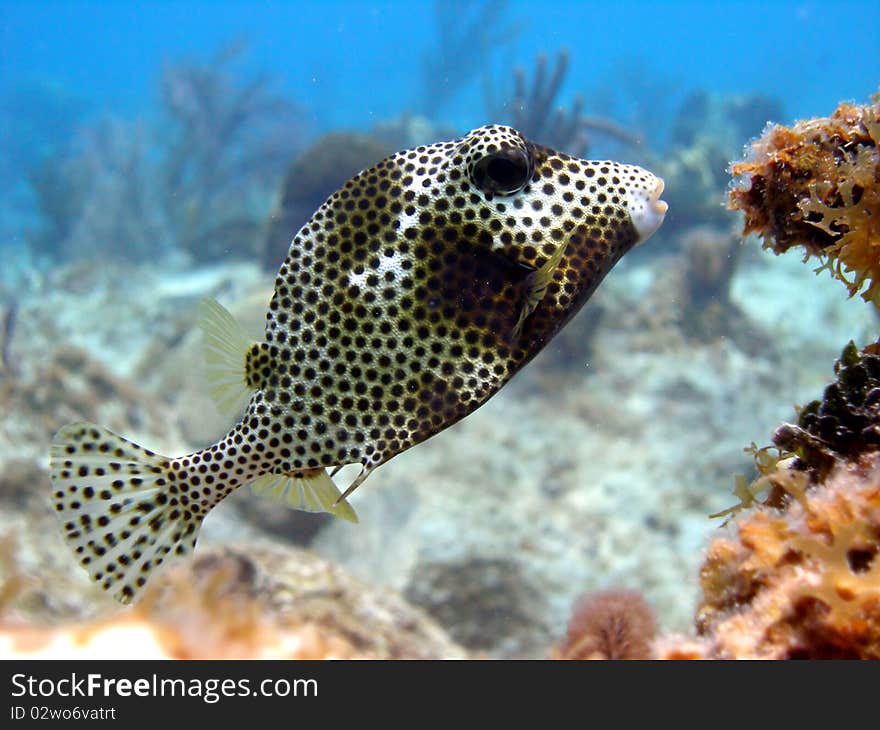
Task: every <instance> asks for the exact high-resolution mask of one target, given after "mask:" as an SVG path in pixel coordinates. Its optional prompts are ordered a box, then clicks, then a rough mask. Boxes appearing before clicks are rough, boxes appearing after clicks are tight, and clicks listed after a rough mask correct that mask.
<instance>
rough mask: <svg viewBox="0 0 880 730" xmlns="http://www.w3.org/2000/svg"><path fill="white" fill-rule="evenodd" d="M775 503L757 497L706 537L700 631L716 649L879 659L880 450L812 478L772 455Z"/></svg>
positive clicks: (727, 654)
mask: <svg viewBox="0 0 880 730" xmlns="http://www.w3.org/2000/svg"><path fill="white" fill-rule="evenodd" d="M775 481H776V484H777V485H785V484H788V485H791V487H792V489H791V494H790V495H789V501H788V503H787V504H786V506H785V507H784V508H782V509H781V510H780V509H776V508H773V507H770V506H761V507H759V508H757V509H755V510H754V511H753V512H751V513H750V514H748V515H747V516H745V517H743V518H742V519H740V520H739V521H738V523H737V531H738V538H729V537H721V538H718V539H716V540H715V541H714V542H713V543H712V544H711V545H710V547H709V552H708V556H707V558H706V561H705V563H704V565H703V569H702V573H701V585H702V588H703V593H704V598H703V601H702V603H701V606H700V608H699V610H698V615H697V626H698V630H699V632H700V633H701V634H702V635H703V636H704V637H706V639H707V640H708V641H709V645H710V647H711V648H710V649H709V654H710V655H711V656H718V657H722V658H732V657H736V658H745V657H755V658H772V659H789V658H829V657H835V658H870V659H880V557H878V553H880V458H878V457H877V455H876V454H875V455H872V456H870V457H867V458H865V459H863V460H862V461H860V462H858V463H854V462H848V463H846V462H845V463H841V464H840V465H839V466H838V467H836V469H835V470H834V471H833V472H832V473H831V474H830V475H829V477H828V478H827V479H826V480H825V481H824V482H823V483H822V484H820V485H818V486H816V487H814V488H811V489H803V487H804V481H805V480H804V475H803V473H802V472H798V471H796V470H793V468H792V467H791V465H780V467H779V470H778V473H777V474H776V479H775Z"/></svg>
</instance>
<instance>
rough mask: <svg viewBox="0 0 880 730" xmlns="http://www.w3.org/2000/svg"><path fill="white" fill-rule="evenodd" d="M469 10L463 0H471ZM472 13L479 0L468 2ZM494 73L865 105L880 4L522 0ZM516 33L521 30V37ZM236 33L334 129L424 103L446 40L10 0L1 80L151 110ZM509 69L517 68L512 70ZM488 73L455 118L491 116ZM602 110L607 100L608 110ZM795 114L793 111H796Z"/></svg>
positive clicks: (513, 7) (417, 23) (876, 51)
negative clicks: (189, 68)
mask: <svg viewBox="0 0 880 730" xmlns="http://www.w3.org/2000/svg"><path fill="white" fill-rule="evenodd" d="M456 5H457V4H456ZM461 5H462V6H463V7H464V10H463V11H462V15H463V17H467V16H468V13H471V14H472V13H473V12H474V10H473V8H471V7H470V6H471V5H473V4H472V3H461ZM502 15H503V19H502V21H501V22H500V23H499V29H500V32H499V35H500V36H502V38H501V40H502V41H506V42H505V43H504V45H503V46H502V47H500V48H499V49H498V51H497V53H495V54H494V57H493V70H494V71H495V72H496V74H497V77H498V78H504V79H505V80H506V78H507V76H506V75H505V69H509V68H510V67H512V66H513V65H516V64H522V65H525V66H527V67H530V66H531V65H532V62H533V59H534V57H535V55H536V54H537V53H538V52H541V51H544V52H547V53H550V54H553V53H555V51H556V50H557V49H558V48H560V47H566V48H568V49H569V50H570V52H571V54H572V71H571V74H570V78H569V79H568V81H567V84H566V87H565V89H564V96H568V97H571V96H572V95H573V94H574V93H575V92H584V93H585V94H587V95H589V92H590V91H591V90H596V89H599V88H603V87H606V86H608V85H612V86H613V85H615V84H621V83H623V82H622V80H621V78H620V69H621V67H622V66H628V67H629V68H631V69H633V73H635V74H636V76H637V78H635V79H631V81H630V84H632V85H636V84H638V85H640V86H642V87H644V89H645V90H652V89H653V90H655V91H656V92H658V93H660V94H662V95H670V94H671V95H674V96H679V95H681V94H682V93H683V92H686V91H687V90H692V89H695V88H705V89H710V90H714V91H718V92H725V93H727V92H729V93H744V92H761V93H764V94H767V95H770V96H774V97H778V98H779V99H780V100H781V101H782V102H783V105H784V109H785V112H786V114H787V115H788V116H789V117H790V118H797V117H803V116H814V115H818V114H824V113H827V112H829V111H830V110H831V109H832V108H833V106H834V105H835V104H836V102H837V101H839V100H842V99H853V100H858V101H862V100H864V99H865V98H866V97H867V96H868V95H869V94H870V93H872V92H874V91H876V90H877V88H878V85H880V4H876V3H871V2H773V1H772V0H770V1H769V2H768V0H756V1H753V2H707V1H706V0H699V1H687V2H633V1H630V2H558V1H557V2H543V1H542V2H523V1H517V2H511V3H509V4H508V5H507V7H506V8H505V9H504V11H503V13H502ZM506 30H515V31H517V32H516V33H515V36H514V37H513V38H507V37H506V36H507V34H506V33H505V31H506ZM232 39H245V40H246V41H247V42H248V43H249V52H248V56H247V61H248V63H249V64H250V65H251V66H252V67H253V69H255V70H260V71H265V72H269V73H271V74H273V75H274V76H275V77H276V78H277V80H278V83H279V88H280V89H283V91H284V92H285V93H286V94H289V95H290V97H291V98H293V99H295V100H296V101H297V102H298V103H300V104H301V105H302V106H303V107H305V108H307V109H308V110H309V113H310V115H311V116H312V118H313V120H314V122H315V124H316V125H317V126H318V127H319V128H320V127H340V126H346V127H355V128H365V127H368V126H370V124H372V123H373V122H375V121H376V120H381V119H384V118H387V117H390V116H395V115H398V114H400V113H401V112H403V111H406V110H411V109H413V108H416V107H417V106H418V103H419V101H420V99H421V98H422V97H423V95H424V94H426V93H429V92H428V90H427V89H425V88H424V86H425V84H424V80H423V78H422V76H421V68H422V61H423V59H424V57H425V55H426V54H433V55H434V56H436V55H437V54H438V53H440V54H442V53H443V51H444V49H442V48H438V39H437V29H436V23H435V7H434V3H432V2H420V1H418V0H416V1H415V2H340V1H338V0H337V1H336V2H320V3H319V2H277V1H273V0H268V1H265V2H230V1H229V0H226V1H225V2H190V1H178V2H171V1H166V2H81V1H78V0H68V1H63V0H43V1H42V2H40V1H35V0H29V1H28V0H18V1H10V0H4V1H3V2H0V49H2V50H0V90H8V89H9V88H10V87H11V86H15V85H17V84H20V83H21V82H22V81H23V80H29V79H44V80H52V81H54V82H57V83H58V84H60V85H61V86H62V87H63V88H64V89H65V90H67V91H69V92H70V93H72V94H75V95H77V96H80V97H82V98H83V99H84V100H86V101H87V102H88V103H89V104H92V105H94V106H95V107H97V108H101V109H106V110H113V111H117V112H120V111H121V112H124V113H129V114H136V113H140V112H143V111H145V110H146V109H148V108H149V105H150V104H151V102H153V101H154V89H155V80H156V75H157V73H158V72H159V69H160V68H161V64H162V63H163V62H165V61H168V60H170V59H174V58H176V57H179V56H181V55H188V54H189V55H195V56H197V57H204V56H207V55H209V54H210V53H211V52H213V51H215V50H216V49H217V47H218V46H220V45H222V44H224V43H228V42H229V41H230V40H232ZM508 73H509V71H508ZM482 97H483V95H482V88H481V84H480V83H479V79H478V78H474V79H473V82H472V83H470V84H469V85H468V86H467V87H466V88H464V89H462V93H461V94H459V95H458V96H457V97H456V98H455V99H454V103H452V104H450V105H448V106H446V107H444V108H443V109H442V110H441V112H442V113H441V114H440V116H441V117H442V121H447V122H449V123H451V124H452V125H454V126H456V127H462V128H464V127H471V126H475V125H478V124H480V123H483V122H485V121H486V119H485V111H484V108H483V98H482ZM590 111H592V112H593V113H597V114H601V113H603V110H602V109H592V110H590ZM781 121H784V120H781Z"/></svg>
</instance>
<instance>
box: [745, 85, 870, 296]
mask: <svg viewBox="0 0 880 730" xmlns="http://www.w3.org/2000/svg"><path fill="white" fill-rule="evenodd" d="M732 173H733V175H735V176H739V175H745V176H747V177H748V186H747V187H738V188H735V189H733V190H732V191H731V192H730V207H731V208H733V209H737V210H742V211H743V212H744V213H745V226H744V229H743V233H744V234H748V233H751V232H756V233H759V234H761V235H762V236H763V238H764V246H765V247H766V248H769V249H770V250H772V251H773V252H774V253H777V254H779V253H783V252H785V251H787V250H788V249H789V248H791V247H793V246H803V248H804V249H805V251H806V253H807V256H814V257H817V258H819V259H821V260H822V261H823V266H822V267H821V268H828V269H829V271H831V273H832V274H833V275H834V276H835V277H836V278H839V279H840V280H842V281H843V282H844V283H845V284H846V285H847V287H848V289H849V292H850V296H852V295H855V294H856V293H858V292H860V291H861V294H862V297H863V298H864V299H865V300H867V301H873V302H874V303H875V304H877V305H878V306H880V101H875V103H874V104H872V105H866V106H854V105H852V104H841V105H840V106H839V107H838V108H837V110H835V112H834V113H833V114H832V115H831V117H829V118H825V119H811V120H808V121H802V122H798V123H797V124H795V125H794V126H793V127H791V128H789V127H782V126H778V125H777V126H774V127H771V128H770V129H768V130H767V131H766V132H765V133H764V135H763V136H762V137H761V138H760V139H758V140H757V141H756V142H755V143H754V144H753V145H752V158H751V159H749V160H746V161H744V162H740V163H737V164H735V165H733V167H732ZM863 289H864V290H863ZM862 290H863V291H862Z"/></svg>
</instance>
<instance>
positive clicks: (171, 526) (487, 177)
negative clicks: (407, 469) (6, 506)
mask: <svg viewBox="0 0 880 730" xmlns="http://www.w3.org/2000/svg"><path fill="white" fill-rule="evenodd" d="M662 192H663V181H662V179H660V178H659V177H657V176H656V175H654V174H653V173H651V172H649V171H647V170H645V169H642V168H640V167H637V166H634V165H628V164H621V163H617V162H613V161H588V160H581V159H576V158H574V157H571V156H569V155H567V154H565V153H563V152H559V151H556V150H553V149H551V148H548V147H545V146H542V145H540V144H537V143H535V142H532V141H530V140H529V139H527V138H526V137H525V136H523V135H522V134H521V133H520V132H518V131H516V130H515V129H513V128H511V127H507V126H502V125H488V126H484V127H480V128H477V129H474V130H472V131H471V132H469V133H468V134H466V135H464V136H462V137H460V138H458V139H454V140H451V141H447V142H440V143H437V144H431V145H424V146H420V147H416V148H415V149H411V150H405V151H402V152H398V153H396V154H394V155H391V156H390V157H388V158H386V159H385V160H383V161H381V162H379V163H378V164H376V165H375V166H374V167H371V168H368V169H366V170H363V171H361V172H360V173H358V174H357V175H355V176H354V177H353V178H351V179H350V180H348V181H347V182H346V183H345V184H344V185H343V186H342V187H341V188H340V189H339V190H337V191H336V192H335V193H333V194H332V195H330V197H329V198H328V199H327V200H326V201H325V202H324V203H323V204H322V205H321V206H320V207H319V208H318V209H317V210H316V211H315V213H314V214H313V215H312V217H311V218H310V219H309V220H308V222H306V223H305V224H304V225H303V226H302V228H300V229H299V231H298V232H296V234H295V235H294V236H293V239H292V242H291V245H290V249H289V252H288V254H287V257H286V258H285V260H284V262H283V263H282V264H281V266H280V268H279V270H278V274H277V277H276V279H275V287H274V292H273V294H272V297H271V301H270V303H269V307H268V311H267V314H266V328H265V333H264V335H263V339H262V340H261V341H259V342H255V341H253V339H252V338H249V337H248V336H247V335H246V334H245V333H244V331H243V330H242V329H241V327H240V326H239V325H238V324H237V323H236V321H235V320H234V318H233V317H232V315H231V314H230V313H229V312H228V311H227V310H226V309H225V308H224V307H223V306H222V305H220V304H219V303H218V302H216V301H212V300H206V301H203V302H202V303H201V304H200V305H199V317H200V326H201V328H202V333H203V342H204V355H205V362H206V373H207V374H206V379H207V389H208V391H209V392H210V394H211V395H212V397H213V398H214V400H215V402H216V403H217V405H218V407H219V408H220V409H221V410H222V411H223V412H225V413H227V414H229V417H230V419H231V420H232V421H233V422H234V425H232V427H231V428H230V430H229V432H228V433H227V434H226V435H224V436H223V437H222V438H221V439H220V440H219V441H217V443H215V444H213V445H211V446H208V447H207V448H204V449H200V450H198V451H195V452H193V453H190V454H187V455H184V456H179V457H167V456H163V455H161V454H157V453H154V452H152V451H150V450H148V449H146V448H143V447H142V446H139V445H137V444H135V443H133V442H131V441H129V440H127V439H125V438H123V437H122V436H119V435H117V434H115V433H113V432H111V431H109V430H107V429H105V428H102V427H100V426H97V425H95V424H92V423H86V422H78V423H72V424H69V425H67V426H64V427H63V428H62V429H61V430H60V431H59V432H58V433H57V435H56V436H55V438H54V440H53V442H52V444H51V447H50V455H49V457H50V477H51V482H52V487H51V489H52V491H51V502H52V505H53V507H54V511H55V513H56V515H57V517H58V519H59V523H60V527H61V531H62V534H63V536H64V538H65V539H66V541H67V543H68V545H69V546H70V547H71V548H72V550H73V551H74V554H75V556H76V558H77V559H78V561H79V563H80V565H81V566H82V567H83V568H85V569H86V571H88V573H89V575H90V576H91V577H92V579H93V580H94V581H96V582H97V583H98V584H99V585H100V586H101V588H103V589H104V590H105V591H107V592H109V593H110V594H112V595H113V596H114V597H115V598H116V599H117V600H118V601H120V602H121V603H130V602H131V601H133V600H134V599H135V598H136V596H138V595H139V593H140V591H141V590H142V589H143V587H144V586H145V585H146V583H147V581H148V579H149V578H150V576H151V574H152V573H153V572H154V571H155V570H156V569H157V568H158V567H159V566H160V565H162V563H163V562H164V561H166V560H167V559H170V558H172V557H175V556H185V555H187V554H189V553H191V552H192V551H193V550H194V549H195V546H196V541H197V538H198V533H199V529H200V527H201V524H202V521H203V520H204V518H205V516H206V515H207V514H208V512H209V511H210V510H211V509H212V508H213V507H214V506H216V505H217V504H218V503H219V502H221V501H222V500H223V499H224V498H225V497H226V496H227V495H229V494H230V493H231V492H233V491H234V490H236V489H238V488H239V487H241V486H243V485H245V484H251V485H252V486H253V490H254V491H255V492H256V493H258V494H262V495H265V496H268V497H270V498H273V499H275V500H278V501H279V502H281V503H283V504H286V505H288V506H290V507H292V508H295V509H301V510H306V511H311V512H327V513H330V514H332V515H335V516H336V517H339V518H341V519H343V520H347V521H351V522H356V521H357V515H356V513H355V510H354V508H353V507H352V506H351V504H350V503H349V501H348V498H349V496H350V495H351V493H352V492H353V491H354V490H355V489H357V488H358V487H359V486H360V485H361V484H363V483H364V481H365V480H366V479H367V477H368V476H369V475H370V474H371V473H372V472H373V471H375V470H376V469H377V468H378V467H379V466H381V465H382V464H384V463H386V462H387V461H389V460H390V459H391V458H393V457H394V456H396V455H397V454H400V453H401V452H403V451H405V450H407V449H409V448H412V447H413V446H415V445H417V444H419V443H421V442H423V441H425V440H426V439H428V438H430V437H431V436H433V435H435V434H437V433H439V432H440V431H442V430H444V429H445V428H448V427H449V426H451V425H452V424H454V423H456V422H458V421H459V420H461V419H462V418H464V417H465V416H467V415H469V414H470V413H472V412H473V411H475V410H476V409H477V408H479V407H480V406H481V405H483V404H484V403H485V402H486V401H487V400H488V399H489V398H491V397H492V396H493V395H494V394H495V393H497V392H498V391H499V390H500V389H501V388H502V387H503V386H504V385H505V383H507V382H508V381H509V380H510V379H511V377H513V375H514V374H516V373H517V372H518V371H519V370H521V369H522V368H523V367H524V366H525V365H526V364H527V363H528V362H529V361H530V360H532V358H534V357H535V356H536V355H537V354H538V353H539V352H540V351H541V350H542V349H543V348H544V347H546V345H547V343H548V342H550V341H551V339H552V338H553V336H554V335H556V333H557V332H559V330H560V329H561V328H562V327H563V326H564V325H565V324H566V322H568V321H569V320H570V319H571V318H572V317H573V316H574V314H575V313H576V312H578V311H579V310H580V309H581V307H582V306H583V305H584V304H585V303H586V301H587V300H588V299H589V298H590V296H591V295H592V293H593V292H594V291H595V289H596V287H597V286H598V285H599V283H600V282H601V281H602V279H603V278H604V277H605V275H606V274H608V272H609V271H610V270H611V269H612V267H613V266H614V265H615V264H616V263H617V262H618V261H619V260H620V258H621V257H622V256H623V255H624V254H625V253H626V252H627V251H629V250H630V249H631V248H632V247H633V246H635V245H636V244H638V243H641V242H643V241H645V240H646V239H648V238H649V237H650V236H651V235H652V234H653V233H654V232H655V231H656V230H657V228H658V227H659V226H660V224H661V223H662V221H663V218H664V215H665V213H666V210H667V205H666V203H665V202H664V201H662V200H661V199H660V196H661V194H662ZM351 464H355V465H359V466H360V470H359V472H358V473H357V475H356V476H355V478H354V479H353V481H352V482H351V484H349V485H348V487H347V488H346V489H345V490H344V491H341V490H340V489H339V487H338V486H337V485H336V483H335V482H334V480H333V477H334V476H336V475H337V473H338V472H339V470H340V469H341V468H342V467H344V466H346V465H351Z"/></svg>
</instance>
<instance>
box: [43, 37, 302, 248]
mask: <svg viewBox="0 0 880 730" xmlns="http://www.w3.org/2000/svg"><path fill="white" fill-rule="evenodd" d="M242 50H243V46H241V45H237V46H231V47H229V48H225V49H221V50H220V51H219V52H218V53H216V54H215V55H214V57H213V58H211V59H209V60H208V61H207V62H204V63H197V62H194V61H187V60H183V61H178V62H176V63H173V64H169V65H168V66H166V68H165V69H164V72H163V74H162V76H161V79H160V83H159V98H160V103H161V108H160V110H159V112H160V113H159V114H158V115H157V118H158V120H159V121H156V122H150V123H145V122H128V121H123V120H121V119H115V118H110V119H103V120H100V121H99V122H97V123H96V124H93V125H92V126H90V127H86V128H83V129H81V130H80V131H79V133H78V134H76V135H74V138H73V141H72V142H71V143H70V145H69V147H68V148H67V149H66V150H57V151H54V152H53V153H52V154H50V155H47V156H45V157H44V158H43V160H42V161H41V162H40V163H39V164H38V165H37V166H36V167H34V168H33V169H32V170H31V172H30V175H29V179H30V185H31V189H32V193H33V196H34V201H35V204H36V207H37V211H36V212H37V213H38V225H36V226H34V227H32V228H31V229H30V230H29V231H27V240H28V242H29V244H30V245H31V247H32V248H34V249H35V250H37V251H40V252H42V253H44V254H48V255H51V256H52V257H53V258H54V259H56V260H57V259H58V258H59V257H63V258H76V257H77V256H82V257H83V258H88V257H91V256H94V255H95V252H96V251H100V252H101V255H103V256H105V257H108V256H109V257H113V258H118V259H130V258H132V257H136V256H141V257H147V256H149V257H154V256H155V255H156V254H157V253H160V252H164V251H169V250H171V251H173V250H183V251H187V252H189V253H190V254H192V255H193V256H194V257H196V258H199V257H205V256H211V255H214V254H218V253H220V252H228V251H239V252H241V254H242V255H245V254H252V253H253V251H254V250H255V249H256V243H257V238H258V233H259V230H260V226H261V224H262V220H263V218H264V216H265V215H266V212H267V210H268V207H269V205H270V200H271V193H270V191H271V190H272V188H273V187H274V186H275V184H276V183H277V179H278V178H279V177H280V174H281V172H282V169H283V165H284V164H285V163H286V161H287V160H289V159H290V158H291V157H292V156H293V154H294V152H295V150H296V148H297V145H298V144H299V140H300V139H301V138H302V130H301V129H300V125H299V124H298V122H297V121H296V119H297V115H296V110H295V109H294V107H293V105H291V104H290V103H289V102H287V101H286V100H284V99H282V98H280V97H278V96H276V95H275V94H274V93H273V92H272V90H271V84H270V80H269V79H267V78H264V77H260V78H256V79H249V78H247V77H246V76H244V75H243V74H241V73H237V72H236V71H235V69H234V68H233V67H232V63H233V62H234V61H235V60H236V59H237V58H238V57H239V56H240V55H241V53H242Z"/></svg>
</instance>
